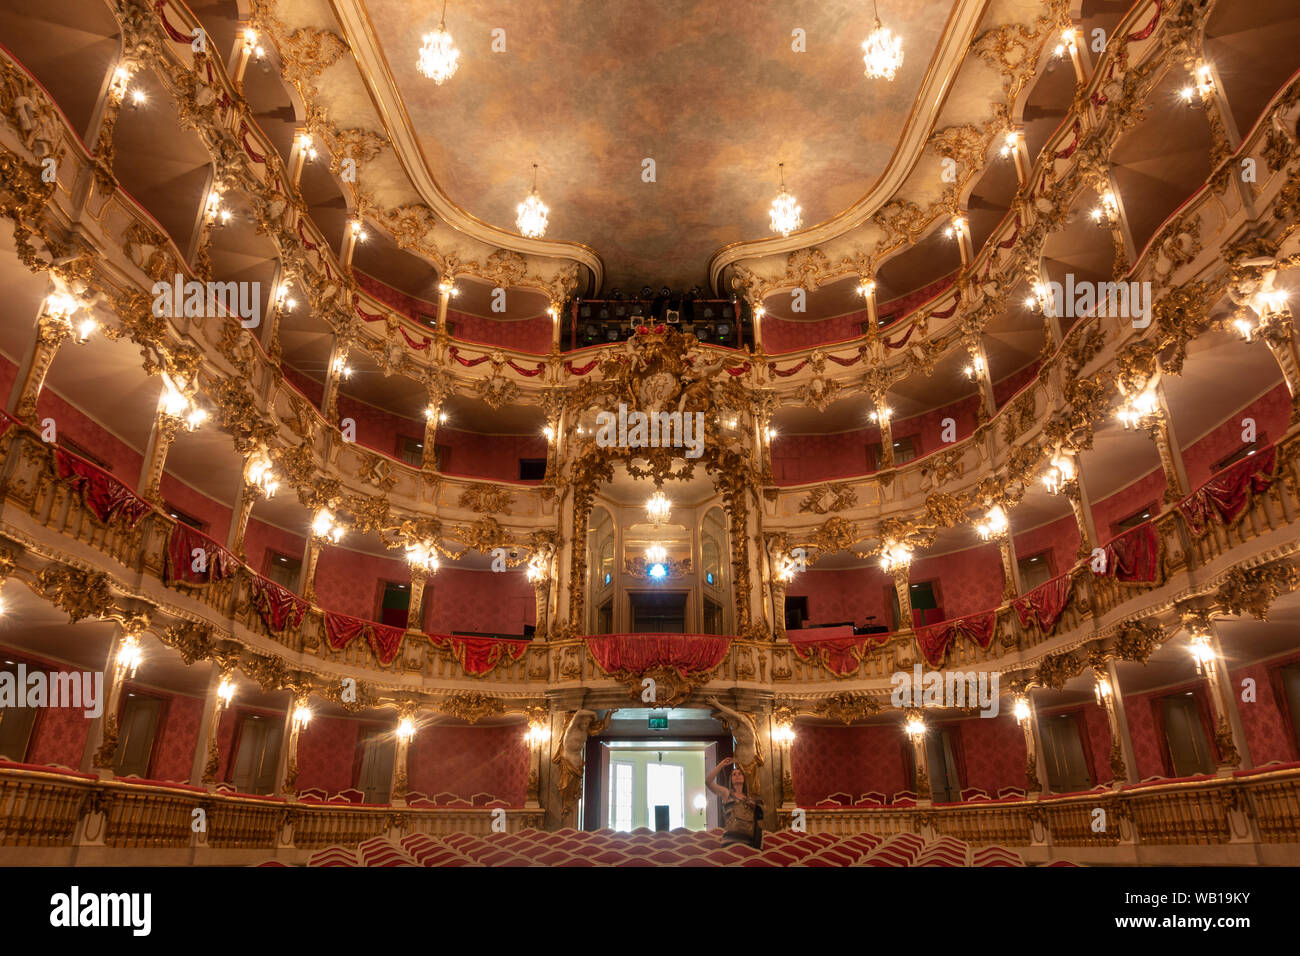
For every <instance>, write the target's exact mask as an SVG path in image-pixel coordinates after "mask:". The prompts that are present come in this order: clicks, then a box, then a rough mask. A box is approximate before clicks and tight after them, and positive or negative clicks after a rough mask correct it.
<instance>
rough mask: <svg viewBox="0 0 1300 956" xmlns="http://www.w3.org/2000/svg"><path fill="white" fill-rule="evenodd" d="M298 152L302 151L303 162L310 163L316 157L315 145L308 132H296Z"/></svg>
mask: <svg viewBox="0 0 1300 956" xmlns="http://www.w3.org/2000/svg"><path fill="white" fill-rule="evenodd" d="M298 152H300V153H302V155H303V160H304V161H305V162H308V163H310V162H312V161H314V160H315V159H316V156H317V155H318V154H317V153H316V145H315V144H314V143H313V142H312V139H311V134H310V133H299V134H298Z"/></svg>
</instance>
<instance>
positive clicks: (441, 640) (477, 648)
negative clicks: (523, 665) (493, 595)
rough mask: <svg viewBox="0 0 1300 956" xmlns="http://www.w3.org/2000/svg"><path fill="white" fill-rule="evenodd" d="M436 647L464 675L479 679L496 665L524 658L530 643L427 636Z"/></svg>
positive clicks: (505, 639)
mask: <svg viewBox="0 0 1300 956" xmlns="http://www.w3.org/2000/svg"><path fill="white" fill-rule="evenodd" d="M428 637H429V640H430V641H431V642H433V644H434V645H435V646H436V647H442V648H445V649H446V650H448V651H450V652H451V656H452V657H454V658H455V659H456V662H457V663H458V664H460V666H461V667H462V668H463V669H464V671H465V673H466V674H472V675H474V676H475V677H480V676H482V675H483V674H486V673H488V672H489V671H491V670H492V669H493V668H495V667H496V666H497V665H498V664H501V663H506V664H513V663H514V662H515V661H517V660H519V658H521V657H523V656H524V653H525V652H526V651H527V650H528V645H529V644H530V643H531V641H512V640H509V639H507V638H498V637H457V636H454V635H450V634H439V635H436V636H435V635H433V634H430V635H428Z"/></svg>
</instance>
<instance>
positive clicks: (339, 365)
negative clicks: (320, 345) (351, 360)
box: [333, 355, 352, 378]
mask: <svg viewBox="0 0 1300 956" xmlns="http://www.w3.org/2000/svg"><path fill="white" fill-rule="evenodd" d="M333 368H334V373H335V374H336V375H338V376H340V377H341V378H351V377H352V366H350V365H348V357H347V356H346V355H337V356H335V357H334V366H333Z"/></svg>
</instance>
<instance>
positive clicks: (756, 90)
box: [365, 0, 954, 292]
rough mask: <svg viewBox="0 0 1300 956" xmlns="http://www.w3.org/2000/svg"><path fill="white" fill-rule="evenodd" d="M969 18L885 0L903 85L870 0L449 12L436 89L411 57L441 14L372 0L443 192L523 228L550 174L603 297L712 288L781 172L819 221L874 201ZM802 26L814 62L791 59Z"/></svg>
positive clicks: (810, 218) (373, 15) (558, 227)
mask: <svg viewBox="0 0 1300 956" xmlns="http://www.w3.org/2000/svg"><path fill="white" fill-rule="evenodd" d="M953 7H954V0H880V12H881V18H882V20H884V21H885V25H886V26H890V27H891V28H893V29H895V30H896V31H898V32H901V33H902V34H903V36H904V38H905V39H904V42H905V59H904V65H903V69H902V70H901V71H900V73H899V75H898V77H897V78H896V79H895V80H894V82H892V83H887V82H884V81H882V80H868V79H867V78H866V77H864V76H863V67H862V49H861V44H862V41H863V40H864V39H865V38H866V36H867V34H869V33H870V32H871V28H872V21H873V16H872V10H871V4H870V3H866V2H861V0H857V2H846V0H836V2H828V3H803V4H792V3H789V2H786V3H778V2H775V0H745V2H743V3H734V4H722V3H717V2H712V3H710V2H703V0H618V2H610V0H571V2H565V3H549V4H537V3H519V2H518V0H479V2H475V3H473V4H466V3H457V2H455V0H452V2H451V3H450V4H449V6H448V10H447V29H448V31H449V32H450V33H451V34H452V36H453V37H454V39H455V42H456V46H457V48H458V49H459V50H460V51H461V57H460V67H459V70H458V71H457V73H456V75H455V76H453V77H452V78H451V79H450V80H449V81H448V82H446V83H445V84H444V85H442V86H437V85H435V84H434V83H433V82H432V81H431V80H428V79H426V78H424V77H423V76H421V75H420V74H419V73H418V72H416V69H415V62H416V58H417V54H418V50H419V46H420V38H421V35H422V34H423V33H424V32H426V31H431V30H433V29H436V27H437V25H438V17H439V13H440V9H441V4H438V3H419V4H415V3H412V2H411V0H365V11H366V13H367V14H368V16H369V18H370V21H371V25H372V29H373V30H374V33H375V35H376V36H377V38H378V41H379V44H380V47H381V50H382V53H383V55H384V58H385V59H386V60H387V63H388V68H389V70H390V72H391V74H392V77H393V81H394V83H395V84H396V88H397V91H398V94H399V95H400V97H401V100H402V105H403V108H404V109H405V110H406V112H407V114H408V116H409V122H410V124H411V127H412V128H413V130H414V131H415V134H416V136H417V138H418V142H419V146H420V149H421V151H422V153H423V156H424V161H425V163H426V165H427V167H428V170H429V172H430V174H431V175H432V176H433V178H434V179H435V180H436V181H437V182H438V184H439V185H440V186H441V188H442V189H443V190H444V192H445V193H446V195H447V196H448V197H449V198H450V199H451V200H452V201H453V202H454V203H456V204H457V205H459V206H460V207H461V208H462V209H464V210H465V211H466V212H468V213H469V214H471V215H473V216H474V217H477V218H478V219H481V220H483V221H485V222H487V223H490V224H492V225H495V226H499V227H502V228H505V229H509V230H511V231H514V229H515V226H514V221H515V207H516V205H517V204H518V203H519V202H520V201H522V200H523V198H524V197H525V196H526V195H527V194H528V191H529V188H530V186H531V179H532V164H533V163H537V164H538V166H539V173H538V191H539V193H540V194H541V196H542V199H543V201H544V202H545V203H546V204H547V205H548V206H549V207H550V223H549V227H548V230H547V238H553V239H567V240H574V241H578V242H582V243H585V244H587V245H588V246H591V247H592V248H594V249H595V251H596V252H597V253H598V254H599V255H600V256H601V258H602V259H603V260H604V263H605V269H606V278H605V282H604V291H606V292H608V291H609V290H610V289H611V288H613V287H621V288H623V289H624V291H625V292H632V291H635V290H636V289H639V288H640V287H641V286H642V285H643V284H651V285H653V286H655V287H658V286H659V285H663V284H667V285H669V286H672V287H674V288H680V289H686V288H689V287H690V286H692V285H695V284H697V283H698V284H700V285H702V286H703V285H705V284H706V279H707V274H706V266H707V263H708V260H709V257H710V256H711V255H712V254H713V253H714V252H715V251H717V250H718V249H719V248H721V247H722V246H725V245H727V244H728V243H732V242H737V241H740V240H747V239H748V240H752V239H760V238H763V237H764V236H767V235H769V234H770V230H769V227H768V207H769V205H770V203H771V200H772V198H773V197H774V196H775V194H776V192H777V189H778V169H777V164H778V163H779V162H784V163H785V174H786V183H787V186H788V188H789V190H790V192H791V193H793V194H794V195H795V196H796V197H797V198H798V200H799V203H800V205H801V207H802V210H803V222H804V224H805V226H808V225H813V224H815V223H817V222H821V221H824V220H827V219H830V218H832V217H834V216H835V215H837V214H838V213H840V212H841V211H843V210H844V209H846V208H847V207H849V206H851V205H852V204H853V203H854V202H856V201H857V200H859V199H861V198H862V197H863V195H864V194H866V193H867V192H868V190H869V189H870V187H871V185H872V183H873V182H874V181H875V180H876V179H877V178H878V177H879V176H880V175H881V174H882V172H883V171H884V170H885V168H886V166H887V164H888V163H889V160H890V157H891V155H892V154H893V153H894V150H895V146H896V144H897V140H898V137H899V135H900V133H901V132H902V129H903V126H904V123H905V121H906V119H907V117H908V115H909V113H910V111H911V109H912V105H913V102H914V100H915V98H916V96H917V92H918V90H919V89H920V87H921V84H922V81H923V79H924V77H925V75H926V72H927V70H928V69H929V67H930V63H931V59H932V57H933V54H934V52H935V48H936V46H937V44H938V42H939V40H940V37H941V35H942V33H943V30H944V27H945V24H946V23H947V21H948V18H949V15H950V14H951V12H952V9H953ZM796 29H799V30H802V31H803V33H804V37H805V38H806V39H805V40H804V43H805V46H806V51H805V52H794V50H793V49H792V45H793V44H794V43H795V40H796V38H795V35H794V31H795V30H796ZM494 30H503V31H504V40H505V52H503V53H502V52H493V49H492V45H493V31H494ZM497 36H498V37H500V34H497ZM646 159H652V160H654V174H655V181H654V182H652V183H651V182H645V181H644V176H643V170H644V168H645V165H644V160H646Z"/></svg>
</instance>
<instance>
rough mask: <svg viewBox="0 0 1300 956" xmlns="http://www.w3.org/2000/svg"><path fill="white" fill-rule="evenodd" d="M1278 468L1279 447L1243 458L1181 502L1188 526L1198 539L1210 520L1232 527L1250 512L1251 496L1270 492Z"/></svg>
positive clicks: (1179, 505)
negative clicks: (1248, 510) (1247, 508)
mask: <svg viewBox="0 0 1300 956" xmlns="http://www.w3.org/2000/svg"><path fill="white" fill-rule="evenodd" d="M1276 470H1277V449H1275V448H1273V447H1272V446H1270V447H1268V448H1265V449H1263V450H1261V451H1259V452H1257V453H1255V454H1254V455H1250V456H1248V457H1246V458H1243V459H1242V460H1241V461H1239V462H1237V463H1236V464H1235V465H1232V466H1230V467H1228V468H1225V469H1224V470H1223V471H1221V472H1219V474H1217V475H1215V476H1214V477H1213V478H1211V479H1210V480H1209V481H1207V482H1206V483H1205V484H1203V485H1201V487H1200V488H1199V489H1198V490H1196V491H1194V492H1192V494H1190V495H1188V496H1187V497H1186V498H1184V499H1183V500H1182V501H1180V502H1179V503H1178V510H1179V511H1181V512H1182V513H1183V518H1184V519H1186V521H1187V526H1188V527H1189V528H1191V529H1192V534H1194V535H1196V536H1197V537H1198V538H1199V537H1200V536H1201V535H1203V534H1205V532H1206V531H1208V530H1209V526H1210V522H1211V521H1214V522H1216V523H1217V524H1221V525H1225V526H1228V527H1231V526H1232V525H1233V524H1234V523H1235V522H1236V521H1237V519H1238V518H1240V517H1241V516H1242V515H1243V514H1245V512H1246V507H1247V506H1248V505H1249V504H1250V501H1251V498H1252V497H1253V496H1254V495H1255V494H1256V493H1258V492H1261V491H1267V490H1268V488H1269V486H1270V485H1272V484H1273V477H1274V473H1275V472H1276Z"/></svg>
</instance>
